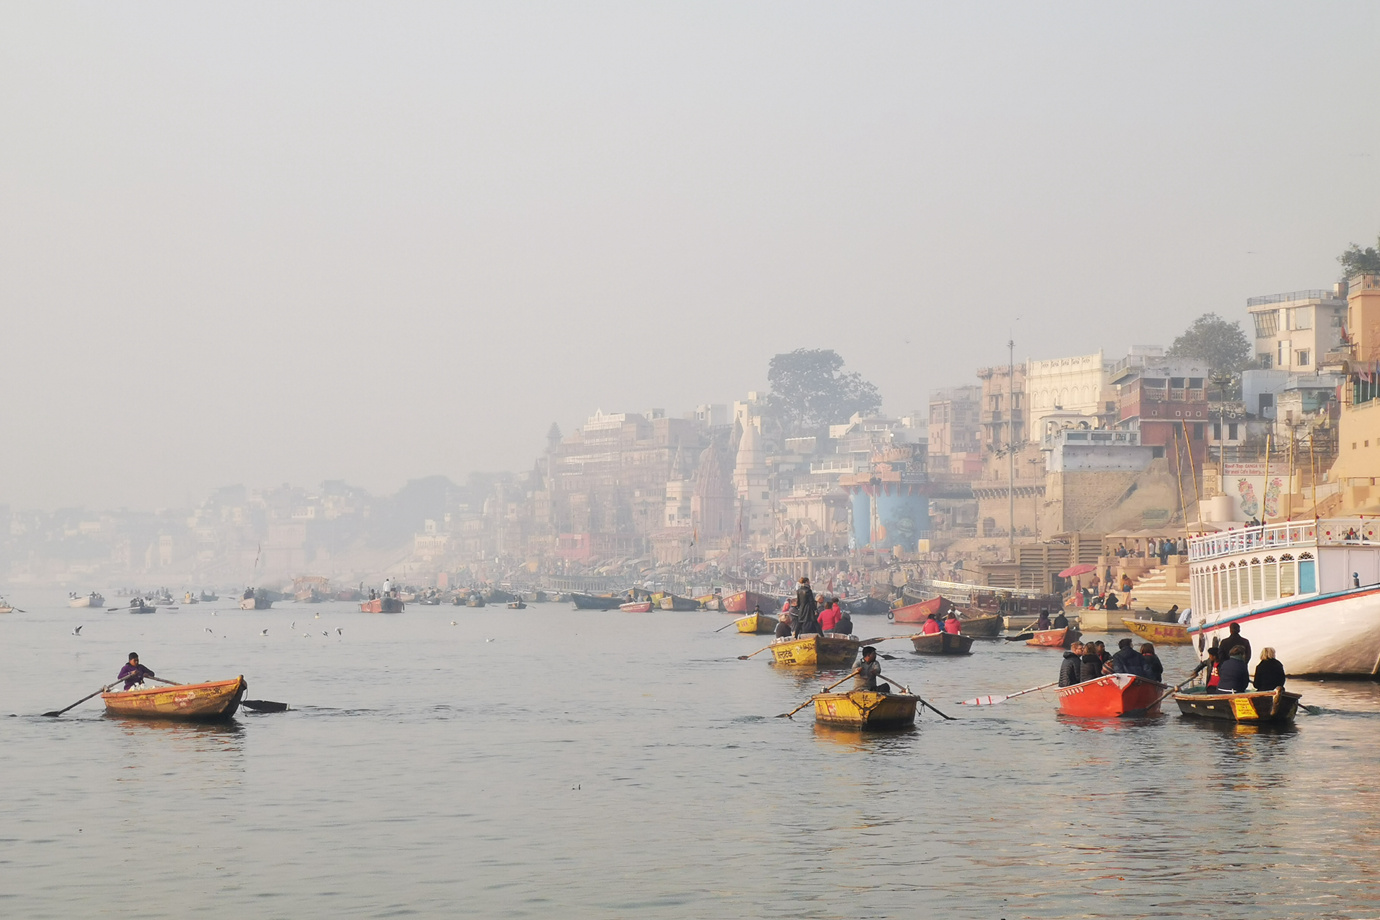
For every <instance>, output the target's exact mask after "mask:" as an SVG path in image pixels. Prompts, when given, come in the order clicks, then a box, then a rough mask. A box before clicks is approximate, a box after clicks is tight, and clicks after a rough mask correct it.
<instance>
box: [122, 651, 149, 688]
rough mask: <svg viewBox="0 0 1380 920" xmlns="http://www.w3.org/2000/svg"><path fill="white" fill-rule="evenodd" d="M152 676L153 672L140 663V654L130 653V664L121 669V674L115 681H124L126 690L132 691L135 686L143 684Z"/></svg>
mask: <svg viewBox="0 0 1380 920" xmlns="http://www.w3.org/2000/svg"><path fill="white" fill-rule="evenodd" d="M152 676H153V672H152V671H150V670H149V669H148V668H146V667H144V666H143V665H142V664H140V663H139V653H138V652H130V653H129V662H128V663H127V664H126V665H125V666H124V667H123V668H121V669H120V673H119V675H117V676H116V678H115V679H116V680H122V681H124V682H125V689H126V690H131V689H133V688H134V685H135V684H142V683H143V682H144V678H145V677H152Z"/></svg>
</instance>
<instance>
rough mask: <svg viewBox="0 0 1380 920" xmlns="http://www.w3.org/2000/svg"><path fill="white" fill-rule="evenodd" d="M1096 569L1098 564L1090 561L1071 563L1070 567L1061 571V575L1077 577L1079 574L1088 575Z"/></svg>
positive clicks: (1063, 576)
mask: <svg viewBox="0 0 1380 920" xmlns="http://www.w3.org/2000/svg"><path fill="white" fill-rule="evenodd" d="M1096 570H1097V566H1095V565H1093V564H1091V563H1088V562H1080V563H1079V564H1078V565H1071V566H1069V567H1068V568H1066V569H1064V571H1062V572H1060V573H1059V577H1060V578H1077V577H1078V576H1079V575H1086V574H1088V573H1089V572H1093V571H1096Z"/></svg>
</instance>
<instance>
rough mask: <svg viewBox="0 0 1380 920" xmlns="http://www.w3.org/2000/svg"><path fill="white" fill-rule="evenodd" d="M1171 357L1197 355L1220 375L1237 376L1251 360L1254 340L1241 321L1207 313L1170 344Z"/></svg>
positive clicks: (1212, 370)
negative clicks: (1250, 340) (1249, 339)
mask: <svg viewBox="0 0 1380 920" xmlns="http://www.w3.org/2000/svg"><path fill="white" fill-rule="evenodd" d="M1169 357H1171V358H1193V359H1194V360H1197V361H1201V362H1203V363H1204V364H1206V365H1207V366H1208V371H1209V372H1211V373H1217V374H1223V373H1225V374H1232V375H1236V374H1238V373H1240V372H1241V370H1242V369H1243V368H1245V367H1246V366H1247V365H1248V364H1250V362H1251V343H1250V342H1249V341H1247V339H1246V333H1245V331H1244V330H1243V329H1242V328H1241V324H1240V323H1229V322H1227V321H1226V320H1224V319H1222V317H1220V316H1218V315H1217V314H1216V313H1204V314H1203V315H1202V316H1200V317H1198V318H1197V319H1195V320H1194V321H1193V325H1191V326H1189V327H1188V328H1187V329H1185V330H1184V333H1183V335H1181V336H1179V337H1178V338H1177V339H1175V340H1174V344H1173V345H1171V346H1169Z"/></svg>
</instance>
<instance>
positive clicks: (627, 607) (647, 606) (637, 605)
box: [618, 601, 652, 613]
mask: <svg viewBox="0 0 1380 920" xmlns="http://www.w3.org/2000/svg"><path fill="white" fill-rule="evenodd" d="M618 609H619V610H621V611H623V612H624V613H651V612H652V602H651V601H632V602H631V603H627V604H619V605H618Z"/></svg>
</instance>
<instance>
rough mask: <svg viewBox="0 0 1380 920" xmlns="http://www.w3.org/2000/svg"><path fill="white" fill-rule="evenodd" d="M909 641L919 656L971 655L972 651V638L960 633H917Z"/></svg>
mask: <svg viewBox="0 0 1380 920" xmlns="http://www.w3.org/2000/svg"><path fill="white" fill-rule="evenodd" d="M910 641H911V644H912V645H914V646H915V650H916V651H917V652H919V653H920V654H921V655H971V654H972V650H973V637H972V636H965V635H962V634H960V633H946V632H937V633H930V634H928V635H926V634H925V633H917V634H916V635H914V636H911V637H910Z"/></svg>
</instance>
